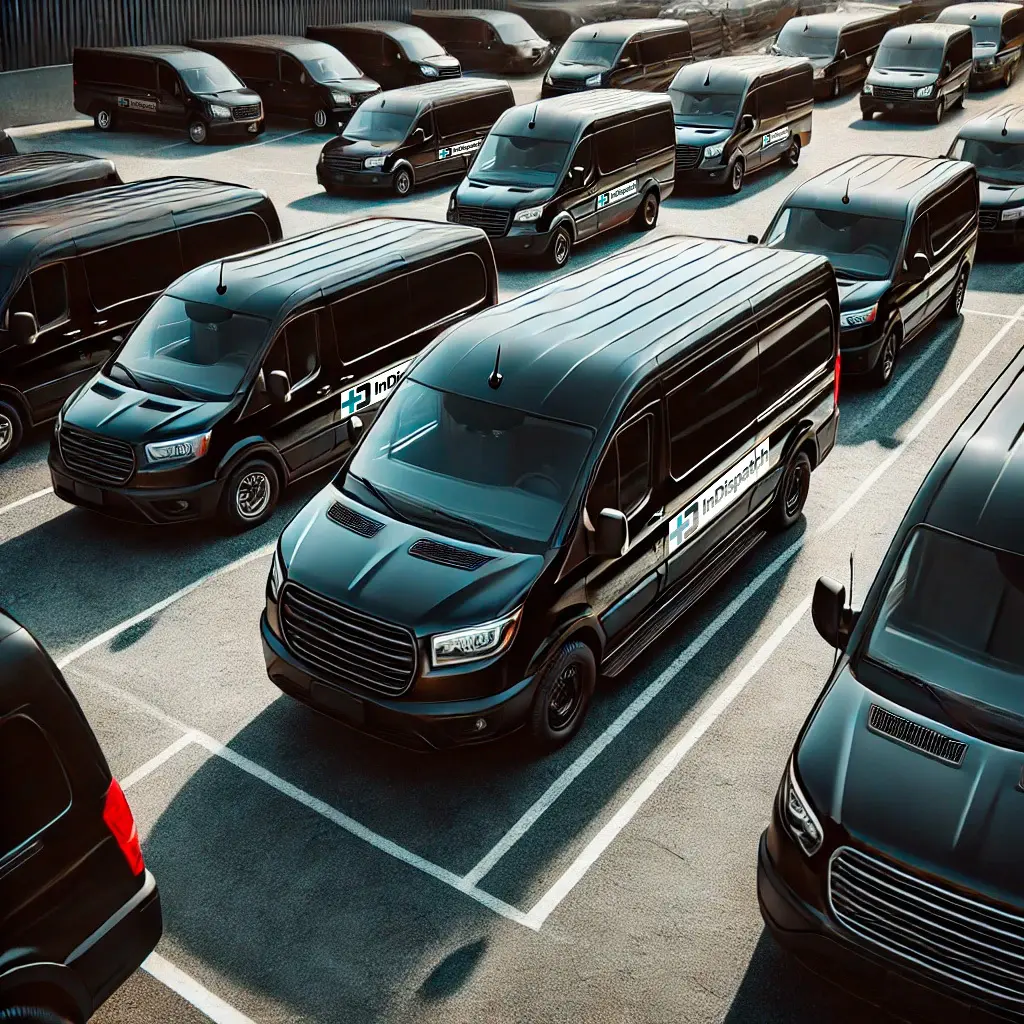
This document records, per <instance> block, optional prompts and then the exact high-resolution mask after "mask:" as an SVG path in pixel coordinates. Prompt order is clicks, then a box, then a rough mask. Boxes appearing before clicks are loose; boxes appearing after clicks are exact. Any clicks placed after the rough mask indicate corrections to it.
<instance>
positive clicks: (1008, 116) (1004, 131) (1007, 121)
mask: <svg viewBox="0 0 1024 1024" xmlns="http://www.w3.org/2000/svg"><path fill="white" fill-rule="evenodd" d="M1011 117H1013V111H1012V110H1011V111H1010V112H1009V113H1008V114H1007V115H1006V120H1005V121H1004V122H1003V130H1002V131H1001V132H1000V133H999V134H1000V135H1008V134H1009V132H1008V131H1007V130H1006V126H1007V125H1008V124H1009V123H1010V118H1011Z"/></svg>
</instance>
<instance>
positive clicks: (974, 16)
mask: <svg viewBox="0 0 1024 1024" xmlns="http://www.w3.org/2000/svg"><path fill="white" fill-rule="evenodd" d="M1020 9H1021V5H1020V4H1004V3H984V2H982V0H979V2H978V3H971V4H953V5H952V6H951V7H947V8H946V9H945V10H944V11H941V12H940V13H939V17H938V22H939V24H943V23H945V24H949V25H1001V24H1002V23H1003V18H1005V17H1006V15H1007V14H1010V13H1012V12H1013V11H1019V10H1020Z"/></svg>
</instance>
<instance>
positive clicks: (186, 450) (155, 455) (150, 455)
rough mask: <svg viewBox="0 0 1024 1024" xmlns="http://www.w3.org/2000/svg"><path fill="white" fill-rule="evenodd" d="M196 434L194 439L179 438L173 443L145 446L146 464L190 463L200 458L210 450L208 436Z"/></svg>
mask: <svg viewBox="0 0 1024 1024" xmlns="http://www.w3.org/2000/svg"><path fill="white" fill-rule="evenodd" d="M212 433H213V431H211V430H208V431H207V432H206V433H205V434H196V435H195V436H194V437H179V438H178V439H177V440H175V441H155V442H154V443H153V444H147V445H146V461H147V462H191V461H192V460H193V459H198V458H201V457H202V456H203V455H205V454H206V453H207V452H208V451H209V449H210V435H211V434H212Z"/></svg>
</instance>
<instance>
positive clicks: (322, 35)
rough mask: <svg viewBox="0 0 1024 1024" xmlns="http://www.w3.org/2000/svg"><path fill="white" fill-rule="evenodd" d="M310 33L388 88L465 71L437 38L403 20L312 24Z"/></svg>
mask: <svg viewBox="0 0 1024 1024" xmlns="http://www.w3.org/2000/svg"><path fill="white" fill-rule="evenodd" d="M306 35H307V36H309V38H310V39H320V40H322V41H323V42H325V43H330V44H331V45H332V46H336V47H337V48H338V49H339V50H341V51H342V53H344V54H345V55H346V56H347V57H348V58H349V59H350V60H353V61H356V62H357V63H358V64H359V66H360V67H361V68H365V69H366V73H367V74H369V75H372V76H373V77H374V78H375V79H376V80H377V81H378V82H380V84H381V87H382V88H384V89H400V88H401V87H402V86H404V85H420V84H421V83H423V82H435V81H437V80H438V79H439V78H458V77H460V76H461V74H462V66H461V65H460V64H459V62H458V61H457V60H456V59H455V58H454V57H453V56H452V55H451V54H450V53H448V51H447V50H446V49H445V48H444V47H443V46H442V45H441V44H440V43H439V42H438V41H437V40H436V39H434V38H433V37H432V36H430V35H428V34H427V33H426V32H424V31H423V29H421V28H417V27H416V26H415V25H406V24H405V23H404V22H401V21H354V22H352V23H351V24H349V25H320V26H312V25H311V26H310V27H309V28H308V29H306Z"/></svg>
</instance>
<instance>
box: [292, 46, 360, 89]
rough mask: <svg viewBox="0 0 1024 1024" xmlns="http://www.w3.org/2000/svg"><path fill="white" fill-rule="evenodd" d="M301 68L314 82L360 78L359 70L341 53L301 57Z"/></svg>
mask: <svg viewBox="0 0 1024 1024" xmlns="http://www.w3.org/2000/svg"><path fill="white" fill-rule="evenodd" d="M302 64H303V67H305V69H306V70H307V71H308V72H309V74H310V77H311V78H312V79H313V81H314V82H319V83H320V84H321V85H323V84H324V83H325V82H337V81H339V80H342V79H346V78H361V77H362V76H361V75H360V73H359V68H357V67H356V66H355V64H353V63H352V61H350V60H349V59H348V57H346V56H345V55H344V54H342V53H338V52H335V53H323V54H320V55H319V56H316V57H303V58H302Z"/></svg>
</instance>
